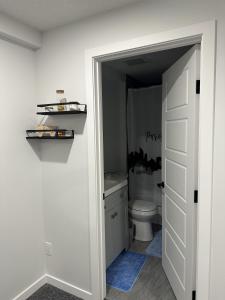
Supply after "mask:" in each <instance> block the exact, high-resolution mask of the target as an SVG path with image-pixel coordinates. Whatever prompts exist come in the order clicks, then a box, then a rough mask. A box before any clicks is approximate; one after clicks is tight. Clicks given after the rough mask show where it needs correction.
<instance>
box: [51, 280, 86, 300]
mask: <svg viewBox="0 0 225 300" xmlns="http://www.w3.org/2000/svg"><path fill="white" fill-rule="evenodd" d="M46 280H47V283H49V284H51V285H53V286H55V287H57V288H59V289H61V290H63V291H64V292H67V293H70V294H72V295H74V296H77V297H79V298H82V299H84V300H91V299H92V294H91V293H90V292H87V291H85V290H83V289H80V288H78V287H76V286H74V285H72V284H70V283H68V282H66V281H63V280H61V279H59V278H56V277H54V276H51V275H49V274H46Z"/></svg>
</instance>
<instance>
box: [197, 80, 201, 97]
mask: <svg viewBox="0 0 225 300" xmlns="http://www.w3.org/2000/svg"><path fill="white" fill-rule="evenodd" d="M196 94H198V95H199V94H200V80H196Z"/></svg>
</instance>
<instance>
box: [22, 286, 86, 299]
mask: <svg viewBox="0 0 225 300" xmlns="http://www.w3.org/2000/svg"><path fill="white" fill-rule="evenodd" d="M27 300H81V299H80V298H77V297H75V296H73V295H70V294H68V293H65V292H63V291H62V290H60V289H57V288H55V287H53V286H51V285H49V284H45V285H44V286H43V287H41V288H40V289H39V290H38V291H37V292H36V293H34V294H33V295H32V296H31V297H29V298H28V299H27Z"/></svg>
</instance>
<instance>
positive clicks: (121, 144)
mask: <svg viewBox="0 0 225 300" xmlns="http://www.w3.org/2000/svg"><path fill="white" fill-rule="evenodd" d="M102 104H103V135H104V170H105V172H118V171H121V172H127V139H126V76H125V75H123V74H122V73H120V72H118V71H115V70H113V69H112V68H110V67H108V66H105V65H103V68H102Z"/></svg>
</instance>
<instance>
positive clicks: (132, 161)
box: [128, 148, 161, 174]
mask: <svg viewBox="0 0 225 300" xmlns="http://www.w3.org/2000/svg"><path fill="white" fill-rule="evenodd" d="M135 167H143V168H144V169H145V171H146V173H148V174H152V173H153V172H155V171H157V170H161V157H160V156H159V157H156V159H154V158H151V159H149V160H148V154H147V153H144V151H143V149H142V148H139V152H137V151H134V152H131V153H129V155H128V168H129V171H130V170H131V172H133V173H134V168H135Z"/></svg>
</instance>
